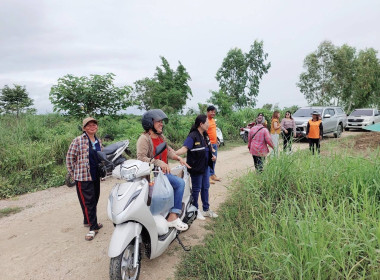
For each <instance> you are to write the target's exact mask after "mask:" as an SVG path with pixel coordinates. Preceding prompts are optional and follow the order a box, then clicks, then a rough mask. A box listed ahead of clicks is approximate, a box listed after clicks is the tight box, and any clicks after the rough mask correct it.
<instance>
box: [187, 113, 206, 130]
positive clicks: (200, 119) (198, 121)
mask: <svg viewBox="0 0 380 280" xmlns="http://www.w3.org/2000/svg"><path fill="white" fill-rule="evenodd" d="M206 121H207V116H206V115H204V114H200V115H198V116H197V117H196V118H195V121H194V124H193V126H192V127H191V129H190V132H193V131H195V130H197V129H198V127H199V126H200V125H201V123H206Z"/></svg>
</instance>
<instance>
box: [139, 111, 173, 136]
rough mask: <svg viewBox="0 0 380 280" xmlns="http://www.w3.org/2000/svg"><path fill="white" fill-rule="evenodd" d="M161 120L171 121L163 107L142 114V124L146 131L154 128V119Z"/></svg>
mask: <svg viewBox="0 0 380 280" xmlns="http://www.w3.org/2000/svg"><path fill="white" fill-rule="evenodd" d="M161 120H162V121H164V122H168V121H169V119H168V117H167V116H166V114H165V113H164V112H163V111H162V110H161V109H152V110H149V111H147V112H145V113H144V114H143V115H142V120H141V124H142V126H143V128H144V129H145V130H146V131H147V130H149V129H153V130H154V127H153V121H161Z"/></svg>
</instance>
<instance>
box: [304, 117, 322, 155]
mask: <svg viewBox="0 0 380 280" xmlns="http://www.w3.org/2000/svg"><path fill="white" fill-rule="evenodd" d="M319 115H320V114H319V112H318V111H314V112H313V115H312V119H311V120H309V122H308V123H307V127H306V138H307V139H309V149H310V151H312V152H313V155H314V146H316V149H317V152H318V154H319V153H320V140H322V136H323V125H322V120H321V119H320V117H319Z"/></svg>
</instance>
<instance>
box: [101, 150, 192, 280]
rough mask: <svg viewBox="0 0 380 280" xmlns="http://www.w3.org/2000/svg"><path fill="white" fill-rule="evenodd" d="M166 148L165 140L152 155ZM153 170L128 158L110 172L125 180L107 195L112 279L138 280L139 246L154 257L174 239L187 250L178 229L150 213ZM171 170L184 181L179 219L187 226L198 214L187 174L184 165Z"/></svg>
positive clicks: (140, 249) (150, 164)
mask: <svg viewBox="0 0 380 280" xmlns="http://www.w3.org/2000/svg"><path fill="white" fill-rule="evenodd" d="M165 149H166V143H162V144H160V145H159V146H157V148H156V155H155V156H157V155H159V154H161V153H162V152H163V151H164V150H165ZM155 156H154V157H155ZM154 157H153V158H154ZM153 158H152V159H153ZM154 169H155V168H154V165H153V164H152V163H147V162H142V161H139V160H127V161H125V162H124V163H122V164H121V165H119V166H117V167H115V169H114V171H113V176H114V177H117V178H121V179H123V180H125V181H127V182H125V183H122V184H116V185H115V186H114V187H113V189H112V190H111V193H110V195H109V198H108V206H107V213H108V217H109V219H110V220H111V221H112V222H113V223H114V225H115V230H114V232H113V234H112V237H111V242H110V246H109V249H108V256H109V257H110V258H111V261H110V279H111V280H116V279H117V280H120V279H123V280H124V279H138V277H139V274H140V268H141V251H142V249H143V250H144V252H145V255H146V256H147V257H148V258H149V259H154V258H157V257H158V256H160V255H161V254H162V253H163V252H164V251H165V250H166V249H167V248H168V247H169V245H170V244H171V242H172V241H173V240H174V239H177V240H178V242H179V243H180V244H181V246H182V247H183V248H184V249H185V250H189V249H187V248H186V247H185V246H184V245H183V244H182V242H181V240H179V238H178V234H179V233H180V232H179V231H177V229H176V228H168V225H167V221H166V219H165V217H164V216H161V215H157V216H153V215H152V213H151V207H150V204H151V203H152V200H154V197H153V198H152V197H151V194H150V193H151V192H150V190H152V188H153V187H157V184H156V185H154V180H155V176H156V175H157V174H158V173H159V172H162V171H161V170H159V171H155V170H154ZM171 173H172V174H174V175H177V176H180V177H182V178H183V179H184V181H185V191H184V195H183V199H182V214H181V216H180V217H179V218H180V219H181V220H182V221H183V222H184V223H187V224H188V225H189V226H190V225H191V223H192V222H193V221H194V220H195V218H196V217H197V213H198V211H197V208H196V207H195V206H193V205H192V196H191V191H190V176H189V174H188V172H187V169H186V167H183V166H178V167H176V168H173V169H171ZM165 216H166V215H165Z"/></svg>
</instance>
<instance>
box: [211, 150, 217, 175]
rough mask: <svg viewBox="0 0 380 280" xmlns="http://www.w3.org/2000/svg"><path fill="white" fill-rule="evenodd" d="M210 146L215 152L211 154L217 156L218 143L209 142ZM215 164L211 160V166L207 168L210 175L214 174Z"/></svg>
mask: <svg viewBox="0 0 380 280" xmlns="http://www.w3.org/2000/svg"><path fill="white" fill-rule="evenodd" d="M211 146H212V148H213V149H214V150H215V152H213V153H212V154H213V155H215V156H216V157H217V156H218V145H217V144H211ZM215 164H216V161H213V162H212V168H209V169H210V176H212V175H214V174H215Z"/></svg>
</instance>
